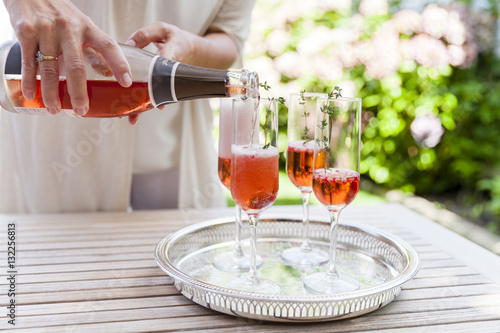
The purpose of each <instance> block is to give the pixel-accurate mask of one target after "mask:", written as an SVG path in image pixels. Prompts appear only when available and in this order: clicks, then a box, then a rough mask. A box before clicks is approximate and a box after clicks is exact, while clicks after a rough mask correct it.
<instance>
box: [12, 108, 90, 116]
mask: <svg viewBox="0 0 500 333" xmlns="http://www.w3.org/2000/svg"><path fill="white" fill-rule="evenodd" d="M14 110H15V111H16V112H17V113H19V114H27V115H30V116H52V114H50V113H49V111H47V109H41V108H25V107H14ZM56 116H66V117H81V116H79V115H77V114H76V113H75V112H74V111H73V110H71V109H62V110H61V112H59V113H58V114H57V115H56Z"/></svg>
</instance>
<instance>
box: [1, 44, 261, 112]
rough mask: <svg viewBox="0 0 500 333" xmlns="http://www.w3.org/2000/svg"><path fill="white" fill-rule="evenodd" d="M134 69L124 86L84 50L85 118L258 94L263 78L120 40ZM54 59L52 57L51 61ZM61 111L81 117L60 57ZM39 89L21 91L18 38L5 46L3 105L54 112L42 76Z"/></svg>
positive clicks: (99, 59)
mask: <svg viewBox="0 0 500 333" xmlns="http://www.w3.org/2000/svg"><path fill="white" fill-rule="evenodd" d="M120 47H121V48H122V50H123V53H124V54H125V57H126V58H127V60H128V62H129V65H130V68H131V71H132V81H133V83H132V85H131V86H130V87H128V88H124V87H122V86H121V85H120V84H119V83H118V82H117V81H116V79H115V77H114V76H113V73H112V72H111V69H110V68H109V67H108V65H107V63H106V61H105V60H104V59H103V57H102V56H101V55H100V54H99V53H97V52H96V51H94V50H93V49H91V48H84V49H83V54H84V61H85V68H86V72H87V92H88V96H89V110H88V112H87V114H85V116H84V117H97V118H104V117H123V116H129V115H133V114H138V113H141V112H144V111H147V110H150V109H153V108H155V107H157V106H161V105H164V104H169V103H175V102H178V101H185V100H191V99H202V98H214V97H217V98H220V97H233V98H241V99H246V98H258V97H259V77H258V75H257V73H255V72H249V71H247V70H245V69H243V70H241V71H226V70H219V69H210V68H202V67H195V66H190V65H186V64H183V63H180V62H176V61H172V60H168V59H165V58H162V57H160V56H158V55H155V54H153V53H150V52H147V51H145V50H142V49H139V48H135V47H132V46H128V45H124V44H120ZM51 61H52V60H51ZM57 61H58V63H59V78H60V79H59V98H60V100H61V106H62V112H60V113H59V114H60V115H69V116H76V114H75V112H74V111H73V107H72V105H71V100H70V96H69V93H68V89H67V82H66V77H65V69H64V55H61V56H59V58H58V60H57ZM36 83H37V93H36V97H35V99H33V100H31V101H29V100H27V99H25V98H24V96H23V94H22V91H21V48H20V45H19V43H18V42H17V41H7V42H5V43H3V44H2V45H0V105H1V106H2V107H3V108H4V109H6V110H7V111H10V112H14V113H19V114H31V115H49V112H48V111H47V110H46V109H45V105H44V104H43V100H42V94H41V86H40V76H37V80H36Z"/></svg>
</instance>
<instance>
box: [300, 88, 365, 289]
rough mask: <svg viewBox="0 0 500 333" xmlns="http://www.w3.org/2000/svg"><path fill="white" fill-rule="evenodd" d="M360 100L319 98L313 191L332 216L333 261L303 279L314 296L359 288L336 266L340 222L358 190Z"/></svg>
mask: <svg viewBox="0 0 500 333" xmlns="http://www.w3.org/2000/svg"><path fill="white" fill-rule="evenodd" d="M360 124H361V99H359V98H346V97H337V98H335V97H333V94H332V93H331V94H329V95H328V97H327V98H326V99H319V103H318V109H317V112H316V130H315V140H316V142H317V145H316V147H315V149H314V163H313V164H314V166H313V191H314V194H315V195H316V198H317V199H318V200H319V201H320V202H321V203H322V204H323V205H324V206H325V207H326V209H327V210H328V212H329V213H330V220H331V225H330V253H329V254H330V256H329V257H330V261H329V264H328V270H327V271H326V272H319V273H314V274H311V275H309V276H307V277H306V278H305V279H304V286H305V288H306V289H307V290H308V291H310V292H312V293H320V294H334V293H339V292H346V291H352V290H356V289H358V288H359V282H358V281H357V280H356V279H354V278H352V277H350V276H348V275H344V274H339V272H338V270H337V265H336V251H337V229H338V219H339V215H340V212H341V210H342V209H344V208H345V207H346V206H347V205H349V204H350V203H351V202H352V201H353V200H354V198H355V197H356V195H357V193H358V190H359V154H360V152H359V149H360V147H359V146H360V135H361V133H360Z"/></svg>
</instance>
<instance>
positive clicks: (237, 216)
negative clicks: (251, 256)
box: [234, 205, 243, 258]
mask: <svg viewBox="0 0 500 333" xmlns="http://www.w3.org/2000/svg"><path fill="white" fill-rule="evenodd" d="M241 225H242V222H241V208H240V207H239V206H238V205H236V206H235V211H234V227H235V230H234V234H235V238H236V239H235V243H234V255H235V256H236V257H237V258H241V257H243V249H242V248H241Z"/></svg>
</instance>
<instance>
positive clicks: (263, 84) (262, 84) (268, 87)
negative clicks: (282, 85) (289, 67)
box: [259, 81, 271, 91]
mask: <svg viewBox="0 0 500 333" xmlns="http://www.w3.org/2000/svg"><path fill="white" fill-rule="evenodd" d="M259 86H261V87H262V88H264V90H265V91H269V90H270V89H271V87H270V86H269V85H268V84H267V81H266V82H264V83H259Z"/></svg>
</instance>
